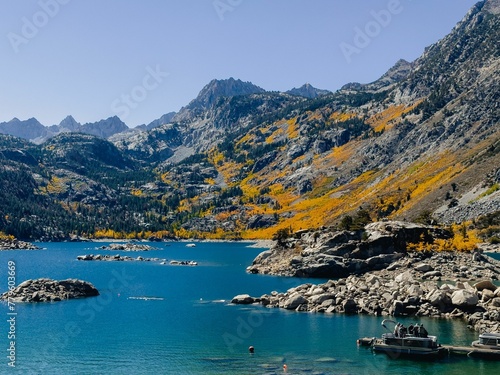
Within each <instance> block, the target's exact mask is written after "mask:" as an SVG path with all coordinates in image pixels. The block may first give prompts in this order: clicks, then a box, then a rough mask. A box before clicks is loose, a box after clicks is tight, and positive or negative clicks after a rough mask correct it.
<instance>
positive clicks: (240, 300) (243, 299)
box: [231, 294, 255, 305]
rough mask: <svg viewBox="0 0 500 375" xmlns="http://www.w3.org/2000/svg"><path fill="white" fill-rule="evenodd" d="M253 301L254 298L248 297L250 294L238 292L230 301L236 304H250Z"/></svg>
mask: <svg viewBox="0 0 500 375" xmlns="http://www.w3.org/2000/svg"><path fill="white" fill-rule="evenodd" d="M254 302H255V298H253V297H250V295H248V294H239V295H237V296H235V297H234V298H233V299H232V300H231V303H234V304H236V305H250V304H252V303H254Z"/></svg>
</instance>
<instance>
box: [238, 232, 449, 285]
mask: <svg viewBox="0 0 500 375" xmlns="http://www.w3.org/2000/svg"><path fill="white" fill-rule="evenodd" d="M450 236H451V234H450V233H449V232H447V231H444V230H438V229H436V228H433V227H428V226H423V225H417V224H410V223H403V222H378V223H372V224H369V225H367V226H366V227H365V228H364V230H359V231H354V232H351V231H346V230H344V231H333V230H328V229H325V230H319V231H309V232H305V233H299V234H297V235H296V236H292V237H289V238H286V239H284V240H282V241H278V243H277V244H276V245H275V246H274V247H273V248H271V249H270V250H267V251H265V252H263V253H261V254H260V255H259V256H257V258H255V260H254V261H253V263H252V265H251V266H250V267H248V269H247V271H248V272H250V273H263V274H273V275H282V276H296V277H318V278H340V277H347V276H348V275H352V274H363V273H366V272H368V271H374V270H380V269H385V268H387V267H388V266H389V265H390V264H392V263H394V262H395V261H397V260H398V259H401V258H403V257H404V256H405V255H406V253H407V245H408V244H410V243H417V242H419V241H422V240H423V239H425V240H426V241H428V242H433V241H434V240H435V239H438V238H441V239H443V238H450Z"/></svg>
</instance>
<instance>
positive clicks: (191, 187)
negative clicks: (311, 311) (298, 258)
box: [0, 0, 500, 239]
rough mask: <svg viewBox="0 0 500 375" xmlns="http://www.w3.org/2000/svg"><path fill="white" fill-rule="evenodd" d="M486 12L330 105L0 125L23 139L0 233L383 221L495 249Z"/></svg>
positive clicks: (237, 233)
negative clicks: (461, 231) (480, 234)
mask: <svg viewBox="0 0 500 375" xmlns="http://www.w3.org/2000/svg"><path fill="white" fill-rule="evenodd" d="M499 13H500V4H499V0H488V1H485V2H480V3H478V4H477V5H476V6H474V7H473V8H472V9H471V10H470V11H469V13H468V14H467V15H466V16H465V17H464V19H463V20H462V21H461V22H460V23H458V24H457V26H456V27H455V28H454V29H453V30H452V31H451V33H450V34H449V35H448V36H446V37H445V38H443V39H442V40H441V41H439V42H437V43H436V44H434V45H432V46H430V47H428V48H427V49H426V50H425V52H424V54H423V55H422V56H421V57H420V58H418V59H417V60H416V61H414V62H411V63H409V62H406V61H404V60H401V61H398V62H397V63H396V64H395V66H394V67H393V68H391V69H390V70H389V71H388V72H387V73H386V74H384V75H383V76H382V77H381V78H380V79H379V80H377V81H375V82H373V83H369V84H360V83H349V84H346V85H345V86H344V87H343V88H342V89H341V90H339V91H337V92H335V93H331V92H329V91H326V90H319V89H315V88H314V87H312V86H311V85H309V84H306V85H304V86H303V87H301V88H298V89H292V90H290V91H288V92H285V93H283V92H268V91H265V90H264V89H262V88H260V87H258V86H256V85H254V84H252V83H250V82H243V81H241V80H236V79H233V78H231V79H227V80H213V81H212V82H210V83H209V84H208V85H207V86H206V87H205V88H203V90H202V91H201V92H200V94H199V96H198V97H197V98H196V99H194V100H193V101H192V102H191V103H189V104H188V105H187V106H185V107H184V108H182V109H181V110H180V111H179V112H178V113H175V114H174V113H169V114H166V115H165V116H163V117H162V118H160V119H158V120H155V121H153V122H152V123H151V124H149V125H144V126H141V127H138V128H134V129H128V128H127V127H126V126H125V125H124V124H123V123H122V122H121V121H119V119H118V118H110V119H107V120H103V121H100V122H98V123H95V124H85V125H81V124H79V123H77V122H76V121H75V120H74V119H73V118H72V117H68V118H66V119H65V120H63V121H62V122H61V124H59V125H57V126H55V125H54V126H52V127H50V128H45V127H43V125H41V124H40V123H38V121H36V120H35V119H30V120H26V121H24V122H23V121H20V120H17V119H14V120H12V121H10V122H8V123H2V124H0V132H2V133H7V134H12V135H15V136H17V137H21V138H24V139H25V140H22V139H20V138H14V137H12V136H1V137H0V160H1V164H0V165H1V166H0V213H1V214H0V231H3V232H5V233H6V234H12V235H15V236H16V237H19V238H26V239H64V238H68V237H69V236H71V235H73V236H88V237H121V238H154V237H161V238H165V237H169V236H183V237H193V236H197V237H202V238H272V237H273V236H274V235H275V234H276V233H279V234H284V233H288V232H290V230H292V231H296V230H299V229H310V228H319V227H322V226H325V225H326V226H328V225H339V226H341V227H346V226H352V225H353V226H356V225H358V224H359V225H361V224H362V223H366V221H369V220H379V219H382V218H390V219H406V220H419V221H429V220H436V221H438V222H443V223H453V222H466V221H470V220H475V222H476V225H478V223H481V225H482V226H483V227H488V228H489V229H488V231H487V233H486V232H485V233H486V235H487V236H488V237H490V238H494V237H497V238H498V233H497V232H498V230H496V229H495V228H497V227H495V225H498V223H497V222H498V216H499V215H498V213H497V212H498V211H499V207H500V192H499V191H498V190H499V184H500V162H499V161H500V160H499V159H500V155H499V152H500V141H499V139H500V129H499V127H498V121H499V113H500V111H499V102H500V100H499V99H500V96H499V92H500V90H499V82H500V77H499V72H500V53H499V52H500V51H499V49H500V46H499V43H498V40H500V35H499V30H500V24H499V23H500V18H499V17H500V16H499ZM76 132H79V133H76ZM84 133H85V134H84ZM27 140H30V141H31V142H29V141H27ZM484 215H487V216H484ZM480 216H483V217H482V218H481V219H480V220H477V219H478V217H480Z"/></svg>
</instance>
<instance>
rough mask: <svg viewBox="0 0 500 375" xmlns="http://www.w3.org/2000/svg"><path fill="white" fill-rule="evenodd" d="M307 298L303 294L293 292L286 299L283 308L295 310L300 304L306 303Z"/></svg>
mask: <svg viewBox="0 0 500 375" xmlns="http://www.w3.org/2000/svg"><path fill="white" fill-rule="evenodd" d="M307 302H308V301H307V298H305V297H304V296H303V295H302V294H299V293H293V294H292V295H290V297H289V298H288V299H287V300H286V301H285V303H284V305H283V308H285V309H287V310H295V309H296V308H297V307H299V306H300V305H303V304H306V303H307Z"/></svg>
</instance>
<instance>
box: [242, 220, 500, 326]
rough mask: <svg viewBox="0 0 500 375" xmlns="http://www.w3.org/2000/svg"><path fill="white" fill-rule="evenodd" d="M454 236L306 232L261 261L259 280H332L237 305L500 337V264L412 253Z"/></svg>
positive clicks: (406, 228) (390, 229)
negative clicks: (465, 328) (455, 322)
mask: <svg viewBox="0 0 500 375" xmlns="http://www.w3.org/2000/svg"><path fill="white" fill-rule="evenodd" d="M447 236H449V234H448V233H446V231H442V230H439V229H434V228H432V227H427V226H421V225H415V224H409V223H402V222H380V223H373V224H369V225H368V226H366V227H365V231H364V232H363V233H355V232H348V231H340V232H329V231H328V230H323V231H319V232H303V233H299V234H298V235H297V236H296V237H294V238H290V239H287V240H285V241H282V243H281V244H278V245H276V246H275V247H274V248H272V249H271V250H268V251H265V252H263V253H261V254H260V255H259V256H258V257H257V258H256V259H255V260H254V262H253V264H252V265H251V266H250V267H249V268H248V271H249V272H251V273H265V274H276V275H287V276H314V277H323V278H329V279H331V280H329V281H328V282H326V283H324V284H320V285H314V284H310V283H308V284H304V285H301V286H298V287H296V288H292V289H289V290H288V291H286V292H281V293H280V292H276V291H274V292H272V293H270V294H265V295H263V296H261V297H251V296H249V295H246V294H243V295H239V296H236V297H234V299H233V301H232V302H233V303H236V304H252V303H260V304H261V305H263V306H266V307H269V308H273V307H276V308H283V309H287V310H296V311H309V312H317V313H347V314H371V315H380V316H390V315H392V316H428V317H440V318H462V319H465V320H466V322H467V324H468V325H469V326H470V327H471V328H474V329H475V330H477V331H480V332H483V331H491V332H500V287H497V286H496V285H495V284H494V283H493V281H495V280H498V276H499V275H500V262H499V261H496V260H494V259H493V258H490V257H488V256H485V255H484V254H482V253H481V252H480V251H474V252H471V253H469V252H467V253H459V252H430V251H429V252H408V251H407V250H406V249H407V244H408V243H415V242H418V241H419V240H421V239H422V238H426V239H428V240H430V241H432V238H446V237H447Z"/></svg>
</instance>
